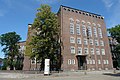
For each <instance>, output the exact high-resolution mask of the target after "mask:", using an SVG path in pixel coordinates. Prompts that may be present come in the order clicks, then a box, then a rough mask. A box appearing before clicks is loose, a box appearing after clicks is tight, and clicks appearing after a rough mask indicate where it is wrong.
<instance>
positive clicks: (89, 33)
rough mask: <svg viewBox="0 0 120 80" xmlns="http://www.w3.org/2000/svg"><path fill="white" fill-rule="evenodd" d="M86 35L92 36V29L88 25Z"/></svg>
mask: <svg viewBox="0 0 120 80" xmlns="http://www.w3.org/2000/svg"><path fill="white" fill-rule="evenodd" d="M88 36H89V37H92V29H91V27H90V26H88Z"/></svg>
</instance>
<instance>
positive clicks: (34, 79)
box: [0, 71, 120, 80]
mask: <svg viewBox="0 0 120 80" xmlns="http://www.w3.org/2000/svg"><path fill="white" fill-rule="evenodd" d="M0 80H120V71H117V72H116V73H113V71H88V72H87V74H86V75H85V72H84V71H78V72H61V73H53V74H52V75H50V76H44V75H43V74H24V73H8V72H0Z"/></svg>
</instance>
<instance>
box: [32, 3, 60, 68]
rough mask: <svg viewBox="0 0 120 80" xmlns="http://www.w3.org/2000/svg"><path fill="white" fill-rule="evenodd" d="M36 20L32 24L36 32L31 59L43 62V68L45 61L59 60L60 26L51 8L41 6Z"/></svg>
mask: <svg viewBox="0 0 120 80" xmlns="http://www.w3.org/2000/svg"><path fill="white" fill-rule="evenodd" d="M37 11H38V12H37V14H36V18H35V20H34V23H33V24H32V28H33V29H34V30H35V33H34V36H33V38H32V41H31V43H30V44H31V45H32V46H33V48H34V51H32V52H33V53H32V54H31V58H34V57H36V58H37V60H39V61H41V68H42V69H43V67H42V66H44V59H45V58H49V59H50V60H51V61H57V60H58V52H59V48H60V43H59V24H58V18H57V16H56V14H54V13H53V12H51V7H50V6H48V5H41V7H40V8H38V9H37Z"/></svg>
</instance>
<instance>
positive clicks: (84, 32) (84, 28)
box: [82, 25, 87, 36]
mask: <svg viewBox="0 0 120 80" xmlns="http://www.w3.org/2000/svg"><path fill="white" fill-rule="evenodd" d="M82 33H83V36H87V33H86V27H85V25H83V26H82Z"/></svg>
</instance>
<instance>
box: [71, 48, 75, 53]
mask: <svg viewBox="0 0 120 80" xmlns="http://www.w3.org/2000/svg"><path fill="white" fill-rule="evenodd" d="M70 52H71V54H75V47H74V46H71V47H70Z"/></svg>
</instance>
